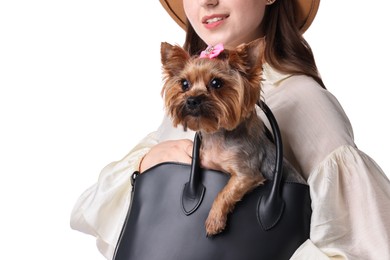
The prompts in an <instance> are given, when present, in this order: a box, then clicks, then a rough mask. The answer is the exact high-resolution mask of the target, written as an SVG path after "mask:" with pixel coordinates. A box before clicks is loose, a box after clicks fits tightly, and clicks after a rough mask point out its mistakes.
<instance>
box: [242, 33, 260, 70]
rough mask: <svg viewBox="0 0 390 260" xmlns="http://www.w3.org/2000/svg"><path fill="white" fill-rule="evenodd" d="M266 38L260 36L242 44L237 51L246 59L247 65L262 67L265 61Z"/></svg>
mask: <svg viewBox="0 0 390 260" xmlns="http://www.w3.org/2000/svg"><path fill="white" fill-rule="evenodd" d="M264 50H265V39H264V38H259V39H256V40H254V41H251V42H250V43H247V44H241V45H239V46H238V47H237V49H236V51H237V53H238V54H239V55H240V56H241V58H242V59H244V60H245V63H246V65H247V67H249V68H256V67H262V64H263V62H264Z"/></svg>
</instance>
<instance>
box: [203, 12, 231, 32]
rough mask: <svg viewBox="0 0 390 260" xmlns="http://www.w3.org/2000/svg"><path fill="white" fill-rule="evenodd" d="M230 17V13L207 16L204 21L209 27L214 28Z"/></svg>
mask: <svg viewBox="0 0 390 260" xmlns="http://www.w3.org/2000/svg"><path fill="white" fill-rule="evenodd" d="M228 17H229V16H228V15H222V14H216V15H210V16H205V17H203V19H202V23H203V24H204V26H205V27H206V28H207V29H212V28H215V27H217V26H219V25H220V24H221V23H223V22H224V21H225V19H226V18H228Z"/></svg>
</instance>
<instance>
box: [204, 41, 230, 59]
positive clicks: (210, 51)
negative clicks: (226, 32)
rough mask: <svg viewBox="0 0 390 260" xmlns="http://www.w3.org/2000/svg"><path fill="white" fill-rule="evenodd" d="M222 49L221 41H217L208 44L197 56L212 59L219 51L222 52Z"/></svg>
mask: <svg viewBox="0 0 390 260" xmlns="http://www.w3.org/2000/svg"><path fill="white" fill-rule="evenodd" d="M223 50H224V48H223V44H222V43H219V44H217V45H215V46H208V47H207V48H206V50H204V51H202V52H201V53H200V56H199V57H200V58H209V59H213V58H215V57H217V56H218V55H219V54H220V53H221V52H223Z"/></svg>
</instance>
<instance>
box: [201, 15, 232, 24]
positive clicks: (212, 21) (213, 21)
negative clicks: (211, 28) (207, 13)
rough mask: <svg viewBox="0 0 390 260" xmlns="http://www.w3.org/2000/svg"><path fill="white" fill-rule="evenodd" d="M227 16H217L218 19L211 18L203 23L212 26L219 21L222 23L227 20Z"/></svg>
mask: <svg viewBox="0 0 390 260" xmlns="http://www.w3.org/2000/svg"><path fill="white" fill-rule="evenodd" d="M228 17H229V16H218V17H213V18H209V19H207V20H205V21H203V23H205V24H212V23H216V22H219V21H222V20H224V19H226V18H228Z"/></svg>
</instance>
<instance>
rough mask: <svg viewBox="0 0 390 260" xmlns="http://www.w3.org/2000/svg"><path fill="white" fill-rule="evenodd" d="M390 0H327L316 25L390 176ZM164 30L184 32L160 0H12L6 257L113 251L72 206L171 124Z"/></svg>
mask: <svg viewBox="0 0 390 260" xmlns="http://www.w3.org/2000/svg"><path fill="white" fill-rule="evenodd" d="M277 1H278V0H277ZM385 5H387V6H385ZM388 10H389V9H388V1H387V0H371V1H369V2H367V1H362V0H343V1H335V0H333V1H332V0H327V1H322V3H321V6H320V10H319V12H318V15H317V18H316V20H315V21H314V23H313V25H312V26H311V28H310V29H309V30H308V31H307V33H306V34H305V36H306V39H307V40H308V42H309V43H310V44H311V46H312V49H313V51H314V53H315V57H316V61H317V65H318V67H319V70H320V71H321V74H322V77H323V80H324V82H325V84H326V85H327V88H328V89H329V90H330V91H331V92H333V93H334V95H336V97H337V98H338V99H339V101H340V103H341V104H342V106H343V107H344V109H345V110H346V112H347V114H348V116H349V117H350V120H351V122H352V125H353V127H354V131H355V140H356V144H357V146H358V147H359V148H360V149H361V150H363V151H364V152H365V153H367V154H368V155H370V156H371V157H372V158H374V160H375V161H376V162H377V163H378V164H379V165H380V166H381V167H382V169H383V170H384V171H385V172H386V173H387V175H388V176H389V175H390V160H389V159H388V154H389V152H388V151H387V148H388V147H390V138H389V133H390V126H389V124H388V117H389V116H388V114H389V111H390V104H389V103H390V102H389V101H388V97H389V96H388V91H389V87H390V86H389V81H388V77H389V76H388V75H389V73H390V72H389V60H390V54H389V49H388V46H390V42H389V39H388V25H389V24H390V21H389V20H390V19H389V14H388ZM161 41H167V42H170V43H179V44H181V43H183V42H184V32H183V31H182V30H181V29H180V28H179V27H178V26H177V25H176V24H175V23H174V22H173V21H171V19H170V18H169V16H168V15H167V14H166V13H165V12H163V11H162V7H161V6H160V4H159V3H158V1H150V0H147V1H130V0H127V1H120V0H117V1H102V0H95V1H92V0H89V1H88V0H77V1H75V0H68V1H60V0H51V1H48V0H47V1H44V0H35V1H26V0H24V1H23V0H12V1H11V0H0V122H1V125H0V174H1V179H0V184H1V185H0V208H1V213H0V234H1V235H0V239H1V248H2V249H1V253H0V255H1V256H0V258H2V259H56V260H62V259H67V260H68V259H72V260H85V259H103V257H102V256H101V255H100V254H99V253H98V251H97V249H96V248H95V241H94V238H93V237H91V236H87V235H84V234H82V233H79V232H77V231H73V230H71V229H70V227H69V216H70V213H71V210H72V207H73V205H74V203H75V201H76V200H77V198H78V196H79V195H80V194H81V193H82V192H83V191H84V190H85V189H87V188H88V187H89V186H90V185H92V184H93V183H95V182H96V181H97V178H98V175H99V173H100V170H101V169H102V168H103V167H104V166H105V165H106V164H108V163H109V162H111V161H115V160H119V159H121V158H122V157H123V156H125V155H126V154H127V152H128V151H129V150H130V149H131V148H132V147H133V146H134V145H135V144H136V143H137V142H138V141H139V140H140V139H141V138H142V137H143V136H144V135H146V134H147V133H149V132H151V131H153V130H154V129H155V128H156V127H157V126H158V125H159V123H160V119H161V117H162V113H163V110H162V101H161V97H160V87H161V74H160V72H161V71H160V56H159V55H160V54H159V48H160V42H161ZM331 123H332V122H329V124H331Z"/></svg>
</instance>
